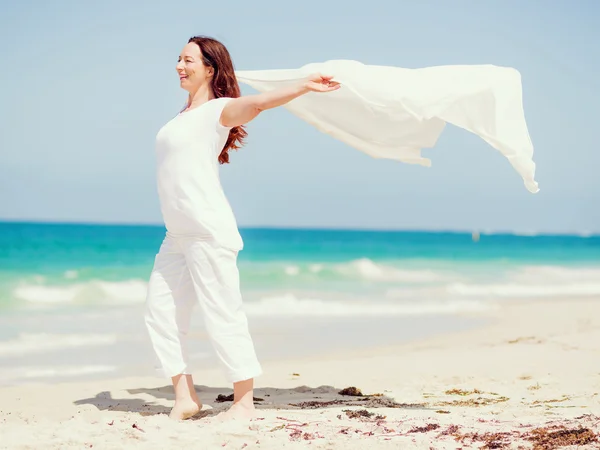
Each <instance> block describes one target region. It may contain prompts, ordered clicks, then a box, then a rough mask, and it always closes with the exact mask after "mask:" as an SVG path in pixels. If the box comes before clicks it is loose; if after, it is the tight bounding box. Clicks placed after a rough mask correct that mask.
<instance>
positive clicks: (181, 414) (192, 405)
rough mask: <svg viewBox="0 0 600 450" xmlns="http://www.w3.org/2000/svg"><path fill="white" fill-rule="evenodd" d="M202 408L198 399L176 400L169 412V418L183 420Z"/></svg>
mask: <svg viewBox="0 0 600 450" xmlns="http://www.w3.org/2000/svg"><path fill="white" fill-rule="evenodd" d="M201 409H202V403H201V402H200V400H198V399H196V400H192V399H191V398H190V399H186V400H176V401H175V406H173V409H172V410H171V413H170V414H169V418H170V419H173V420H185V419H189V418H190V417H192V416H195V415H196V414H198V413H199V412H200V410H201Z"/></svg>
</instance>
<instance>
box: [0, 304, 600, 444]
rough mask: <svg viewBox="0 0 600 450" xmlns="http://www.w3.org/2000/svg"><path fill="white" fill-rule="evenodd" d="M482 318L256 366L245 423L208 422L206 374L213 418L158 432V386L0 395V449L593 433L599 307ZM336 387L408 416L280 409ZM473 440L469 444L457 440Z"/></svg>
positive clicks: (520, 440) (139, 383) (429, 440)
mask: <svg viewBox="0 0 600 450" xmlns="http://www.w3.org/2000/svg"><path fill="white" fill-rule="evenodd" d="M494 315H495V316H497V317H496V318H497V320H496V321H495V322H494V323H493V324H492V325H489V326H486V327H484V328H480V329H477V330H471V331H468V332H462V333H459V334H454V335H446V336H440V337H436V338H433V339H430V340H427V341H421V342H416V343H411V344H407V345H404V346H401V347H397V348H380V349H375V350H373V351H369V352H365V351H362V352H361V354H354V355H353V354H352V353H349V354H347V355H334V356H332V357H330V358H319V359H314V360H310V359H294V357H293V355H290V359H289V360H286V361H280V362H277V363H269V364H265V365H264V369H265V375H263V376H262V377H260V378H259V379H258V380H257V389H256V391H255V396H256V397H261V398H263V399H264V400H265V401H264V402H261V403H262V405H263V406H262V407H261V410H260V417H261V420H256V421H253V422H252V423H243V422H239V423H237V422H236V423H227V424H219V423H217V422H216V421H215V419H214V417H213V415H214V412H215V411H219V410H220V409H223V408H226V407H227V405H228V404H227V403H216V402H215V401H214V400H215V398H216V396H217V395H218V394H219V393H223V394H229V393H230V392H231V390H230V387H229V386H226V385H225V384H224V382H223V378H222V375H221V373H220V372H219V371H218V370H211V371H206V372H203V373H197V374H195V379H196V383H197V384H198V385H199V386H198V390H199V394H200V397H201V398H202V400H203V402H205V404H206V405H210V406H212V407H213V408H215V409H212V410H211V409H208V408H210V407H207V409H206V413H205V416H204V417H201V418H196V419H193V420H189V421H186V422H173V421H170V420H169V419H168V418H167V416H166V414H165V413H167V412H168V411H169V408H170V405H171V404H172V394H171V388H170V387H169V386H166V382H165V381H164V380H161V379H155V378H152V379H144V378H128V379H119V380H110V381H106V382H98V381H93V382H86V383H79V384H59V385H39V386H20V387H9V388H3V389H1V390H0V410H1V411H0V448H11V449H13V448H35V449H38V448H43V449H58V448H60V449H64V448H96V449H98V448H100V449H113V448H114V449H122V448H127V449H130V448H131V449H137V448H143V449H169V448H173V449H181V448H200V449H213V448H215V449H217V448H225V449H242V448H247V449H251V448H269V449H271V448H273V449H281V448H299V447H302V448H304V447H307V446H308V448H313V449H314V448H327V449H333V448H336V449H337V448H340V449H366V448H369V449H371V448H373V449H378V448H427V449H428V448H452V449H455V448H460V447H462V448H471V447H474V448H476V447H481V446H482V445H483V444H484V442H485V436H484V433H486V432H494V433H495V432H501V433H510V434H506V435H501V436H500V437H504V438H505V440H504V442H505V443H507V444H508V446H507V447H506V448H518V446H519V445H522V446H524V447H523V448H530V447H531V446H532V443H531V442H530V441H527V440H526V439H525V437H526V433H528V432H531V431H532V430H533V429H535V428H537V427H542V426H552V425H561V426H563V425H564V426H566V427H568V428H578V427H580V426H581V427H587V428H589V429H590V430H592V431H593V432H595V433H598V432H600V395H599V393H600V301H599V299H590V300H589V301H581V300H578V301H576V302H575V301H547V302H544V303H512V304H507V305H506V306H505V307H504V308H502V309H501V310H499V311H496V312H495V313H494ZM292 374H299V375H292ZM207 386H210V387H207ZM306 386H308V387H310V388H312V389H309V388H306ZM328 386H329V387H328ZM348 386H356V387H359V388H360V389H361V390H362V392H363V393H365V394H375V393H382V394H384V395H386V396H388V397H390V398H391V399H393V400H395V401H396V402H399V403H402V404H416V405H417V406H413V407H399V408H379V407H377V408H376V407H368V408H367V410H368V411H370V412H372V413H375V414H376V415H381V416H385V419H378V420H377V419H375V418H374V417H372V418H370V419H363V420H361V419H358V418H350V417H348V416H347V415H346V413H345V412H343V410H362V409H364V407H361V406H348V405H341V406H335V407H330V408H318V409H294V408H292V407H290V406H289V403H298V402H302V401H315V400H316V401H325V400H330V399H344V400H352V398H351V397H343V396H340V395H337V394H336V392H337V391H338V390H340V389H341V388H344V387H348ZM451 389H462V390H465V391H473V390H477V391H478V392H476V393H472V394H469V395H459V394H452V393H446V391H448V390H451ZM479 391H480V392H479ZM469 400H473V401H472V402H468V401H469ZM361 402H364V401H362V400H358V401H357V403H359V404H360V403H361ZM456 402H463V404H461V403H458V404H453V403H456ZM465 402H466V404H464V403H465ZM486 402H487V404H481V403H486ZM478 403H479V404H478ZM443 411H447V412H448V413H445V412H443ZM427 425H429V429H430V431H424V430H419V429H418V428H417V427H423V426H427ZM451 425H456V426H457V427H452V428H450V427H451ZM473 432H477V433H479V437H480V439H475V440H473V439H471V438H470V437H468V436H467V437H465V438H464V439H463V440H462V442H459V441H457V440H456V439H457V438H458V439H460V438H461V437H464V435H468V434H469V433H473ZM580 433H582V434H581V435H580V436H583V435H584V432H580ZM590 435H592V433H590V432H588V436H590ZM481 439H484V440H481ZM597 446H598V444H592V445H590V446H588V447H580V448H598V447H597ZM491 447H492V448H493V447H494V444H493V442H491Z"/></svg>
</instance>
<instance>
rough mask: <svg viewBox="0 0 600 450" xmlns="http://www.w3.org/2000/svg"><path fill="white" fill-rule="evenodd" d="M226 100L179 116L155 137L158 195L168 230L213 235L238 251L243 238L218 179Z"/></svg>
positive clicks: (224, 138) (224, 137)
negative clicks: (222, 120)
mask: <svg viewBox="0 0 600 450" xmlns="http://www.w3.org/2000/svg"><path fill="white" fill-rule="evenodd" d="M229 100H231V98H226V97H223V98H218V99H213V100H210V101H208V102H206V103H204V104H203V105H201V106H199V107H196V108H194V109H191V110H189V111H186V112H184V113H181V114H179V115H178V116H176V117H174V118H173V119H171V120H170V121H169V122H167V123H166V124H165V126H163V127H162V128H161V129H160V131H159V132H158V134H157V136H156V156H157V182H158V196H159V199H160V205H161V210H162V214H163V219H164V221H165V226H166V228H167V232H168V233H170V234H171V235H173V236H196V237H205V238H206V239H214V240H215V241H216V242H217V243H219V244H220V245H222V246H224V247H227V248H231V249H233V250H241V249H242V247H243V242H242V238H241V236H240V233H239V231H238V228H237V223H236V220H235V216H234V214H233V211H232V210H231V206H230V205H229V202H228V201H227V198H226V197H225V193H224V192H223V188H222V186H221V181H220V178H219V161H218V158H219V154H220V153H221V151H222V150H223V147H224V145H225V142H226V141H227V137H228V135H229V131H230V129H231V128H229V127H224V126H223V125H221V123H220V117H221V111H222V110H223V107H224V106H225V104H226V103H227V102H228V101H229Z"/></svg>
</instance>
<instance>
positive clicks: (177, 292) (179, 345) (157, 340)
mask: <svg viewBox="0 0 600 450" xmlns="http://www.w3.org/2000/svg"><path fill="white" fill-rule="evenodd" d="M196 301H197V300H196V293H195V291H194V287H193V284H192V282H191V278H190V274H189V270H188V268H187V265H186V262H185V257H184V255H183V254H182V253H181V252H180V251H179V248H178V245H177V243H176V242H174V241H173V240H171V239H169V238H166V239H165V241H164V242H163V245H162V246H161V249H160V251H159V253H158V255H157V256H156V260H155V262H154V268H153V270H152V274H151V275H150V282H149V285H148V296H147V300H146V315H145V319H146V327H147V329H148V333H149V335H150V340H151V342H152V346H153V348H154V351H155V353H156V356H157V358H158V361H159V362H160V365H161V367H162V372H163V373H164V375H165V376H167V377H170V378H171V381H172V382H173V388H174V389H175V406H174V407H173V410H172V411H171V417H172V418H174V419H185V418H188V417H191V416H193V415H194V414H196V413H197V412H198V411H199V410H200V408H201V407H202V405H201V403H200V400H199V399H198V396H197V394H196V391H195V390H194V383H193V380H192V376H191V375H189V374H187V372H186V371H187V334H188V331H189V328H190V319H191V315H192V310H193V307H194V306H195V304H196Z"/></svg>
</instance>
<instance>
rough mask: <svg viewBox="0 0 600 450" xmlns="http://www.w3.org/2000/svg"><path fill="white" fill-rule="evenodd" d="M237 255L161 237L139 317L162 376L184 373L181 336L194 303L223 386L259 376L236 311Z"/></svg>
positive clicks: (202, 242)
mask: <svg viewBox="0 0 600 450" xmlns="http://www.w3.org/2000/svg"><path fill="white" fill-rule="evenodd" d="M237 254H238V252H237V251H234V250H230V249H227V248H225V247H222V246H219V245H218V244H217V243H216V242H214V241H212V240H206V239H201V238H197V237H188V236H185V237H181V236H177V237H174V236H172V235H170V234H168V233H167V236H166V237H165V239H164V241H163V243H162V245H161V247H160V251H159V252H158V254H157V255H156V259H155V261H154V268H153V270H152V274H151V275H150V282H149V286H148V296H147V299H146V314H145V319H146V326H147V328H148V332H149V334H150V340H151V342H152V345H153V347H154V351H155V353H156V356H157V357H158V361H159V362H160V365H161V366H162V367H161V368H162V373H163V374H164V375H165V376H167V377H174V376H176V375H179V374H186V373H189V372H188V352H187V335H188V331H189V329H190V321H191V315H192V310H193V308H194V306H195V305H196V304H199V305H200V309H201V312H202V314H203V316H204V323H205V325H206V330H207V332H208V336H209V338H210V341H211V343H212V345H213V347H214V349H215V351H216V354H217V357H218V359H219V360H220V362H221V363H222V365H223V367H224V370H225V375H226V377H227V379H228V381H230V382H232V383H235V382H238V381H243V380H248V379H250V378H254V377H256V376H258V375H260V374H261V373H262V369H261V366H260V364H259V362H258V359H257V358H256V353H255V350H254V345H253V343H252V338H251V337H250V333H249V331H248V321H247V318H246V314H245V313H244V311H243V309H242V295H241V292H240V282H239V272H238V268H237V264H236V262H237Z"/></svg>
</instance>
